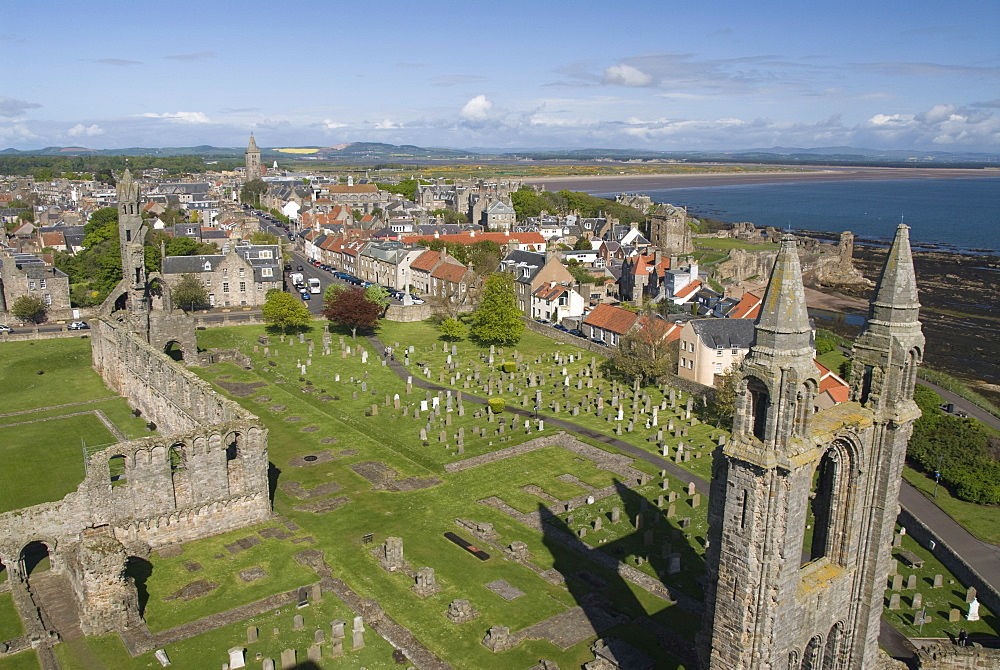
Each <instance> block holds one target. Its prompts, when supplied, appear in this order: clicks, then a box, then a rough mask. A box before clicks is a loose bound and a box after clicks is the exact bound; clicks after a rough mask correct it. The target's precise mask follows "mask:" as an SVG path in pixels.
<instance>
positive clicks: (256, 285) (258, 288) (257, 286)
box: [254, 282, 264, 291]
mask: <svg viewBox="0 0 1000 670" xmlns="http://www.w3.org/2000/svg"><path fill="white" fill-rule="evenodd" d="M254 287H255V288H256V289H257V290H258V291H263V290H264V285H263V284H261V283H260V282H257V283H256V284H254Z"/></svg>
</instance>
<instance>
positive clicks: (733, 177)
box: [521, 166, 1000, 193]
mask: <svg viewBox="0 0 1000 670" xmlns="http://www.w3.org/2000/svg"><path fill="white" fill-rule="evenodd" d="M781 167H788V168H791V167H795V168H799V166H781ZM799 169H801V168H799ZM988 178H994V179H1000V170H990V169H968V168H923V167H919V168H877V167H876V168H867V167H866V168H833V167H824V168H822V169H817V170H803V171H796V172H715V173H708V172H703V173H689V174H649V175H591V176H571V175H568V176H558V175H553V176H551V177H523V178H522V179H521V181H522V182H524V183H525V184H539V185H542V186H545V187H546V190H548V191H561V190H573V191H583V192H584V193H612V192H617V193H634V192H642V191H647V190H649V191H663V190H669V189H672V188H699V187H702V186H741V185H747V184H781V183H788V182H803V181H892V180H896V179H988Z"/></svg>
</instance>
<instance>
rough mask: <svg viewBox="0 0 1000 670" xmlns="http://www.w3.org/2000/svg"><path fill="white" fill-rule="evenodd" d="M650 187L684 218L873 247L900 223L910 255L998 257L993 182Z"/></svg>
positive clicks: (999, 217)
mask: <svg viewBox="0 0 1000 670" xmlns="http://www.w3.org/2000/svg"><path fill="white" fill-rule="evenodd" d="M653 186H654V184H650V187H648V188H647V189H646V190H644V191H643V193H645V194H646V195H648V196H650V197H651V198H652V199H653V201H654V202H669V203H671V204H673V205H679V206H684V207H687V208H688V213H689V214H690V215H692V216H705V217H710V218H713V219H719V220H722V221H730V222H742V221H750V222H751V223H753V224H754V225H756V226H758V227H765V226H774V227H776V228H783V229H791V230H793V231H794V230H797V229H802V230H813V231H823V232H829V233H840V232H843V231H845V230H850V231H851V232H853V233H854V234H855V236H856V237H857V238H858V239H859V241H867V242H872V243H875V244H884V243H887V242H889V241H891V239H892V237H893V235H894V234H895V230H896V227H897V225H898V224H899V223H900V222H902V223H905V224H907V225H908V226H910V239H911V242H912V243H913V247H914V248H915V249H941V250H953V251H958V252H961V253H987V252H992V253H997V252H1000V177H997V178H992V177H980V178H972V179H892V180H858V181H830V182H816V181H809V182H785V183H780V184H747V185H739V186H700V187H693V188H692V187H688V188H665V189H656V188H653ZM593 194H594V195H600V196H604V197H614V195H615V194H613V193H599V192H594V193H593Z"/></svg>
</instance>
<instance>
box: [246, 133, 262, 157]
mask: <svg viewBox="0 0 1000 670" xmlns="http://www.w3.org/2000/svg"><path fill="white" fill-rule="evenodd" d="M251 151H256V152H258V153H260V149H258V148H257V140H255V139H254V138H253V132H252V131H251V132H250V143H249V144H247V153H250V152H251Z"/></svg>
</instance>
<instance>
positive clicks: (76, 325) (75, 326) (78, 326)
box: [66, 321, 90, 330]
mask: <svg viewBox="0 0 1000 670" xmlns="http://www.w3.org/2000/svg"><path fill="white" fill-rule="evenodd" d="M89 328H90V326H88V325H87V322H86V321H74V322H73V323H71V324H69V325H68V326H66V330H88V329H89Z"/></svg>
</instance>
